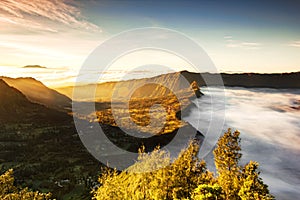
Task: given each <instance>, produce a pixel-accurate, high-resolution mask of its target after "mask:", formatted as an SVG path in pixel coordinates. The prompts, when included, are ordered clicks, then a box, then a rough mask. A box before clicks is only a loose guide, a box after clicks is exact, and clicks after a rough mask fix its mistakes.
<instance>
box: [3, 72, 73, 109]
mask: <svg viewBox="0 0 300 200" xmlns="http://www.w3.org/2000/svg"><path fill="white" fill-rule="evenodd" d="M0 79H2V80H4V81H5V82H6V83H7V84H8V85H9V86H11V87H14V88H16V89H17V90H19V91H20V92H22V93H23V94H24V95H25V96H26V97H27V98H28V100H30V101H31V102H35V103H39V104H42V105H44V106H46V107H49V108H54V109H57V110H69V109H70V107H71V99H70V98H68V97H66V96H65V95H63V94H60V93H58V92H57V91H55V90H52V89H50V88H48V87H46V86H45V85H44V84H43V83H42V82H40V81H37V80H35V79H34V78H9V77H0Z"/></svg>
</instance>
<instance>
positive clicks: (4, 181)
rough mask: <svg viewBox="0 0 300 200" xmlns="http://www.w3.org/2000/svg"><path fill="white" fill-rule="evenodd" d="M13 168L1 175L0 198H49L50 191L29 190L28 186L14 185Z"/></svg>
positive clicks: (10, 199)
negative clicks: (20, 187)
mask: <svg viewBox="0 0 300 200" xmlns="http://www.w3.org/2000/svg"><path fill="white" fill-rule="evenodd" d="M14 181H15V180H14V177H13V170H12V169H10V170H8V171H6V172H5V173H4V174H2V175H1V176H0V199H2V200H19V199H26V200H30V199H31V200H47V199H50V197H51V194H50V193H47V194H45V193H40V192H32V191H29V190H28V188H24V189H19V188H17V187H15V186H14Z"/></svg>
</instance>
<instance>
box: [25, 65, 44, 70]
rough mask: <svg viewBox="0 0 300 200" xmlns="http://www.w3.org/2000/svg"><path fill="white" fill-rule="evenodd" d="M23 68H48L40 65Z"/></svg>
mask: <svg viewBox="0 0 300 200" xmlns="http://www.w3.org/2000/svg"><path fill="white" fill-rule="evenodd" d="M23 68H41V69H46V68H47V67H44V66H40V65H26V66H24V67H23Z"/></svg>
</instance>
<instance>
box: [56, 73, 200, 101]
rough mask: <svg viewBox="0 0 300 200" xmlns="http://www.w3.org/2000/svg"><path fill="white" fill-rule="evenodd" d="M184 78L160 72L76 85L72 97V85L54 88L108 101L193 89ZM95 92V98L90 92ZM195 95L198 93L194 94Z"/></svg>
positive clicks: (149, 96) (86, 97) (81, 97)
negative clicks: (155, 74) (120, 79)
mask: <svg viewBox="0 0 300 200" xmlns="http://www.w3.org/2000/svg"><path fill="white" fill-rule="evenodd" d="M192 82H193V81H189V80H186V78H185V77H184V76H183V75H182V74H181V72H176V73H169V74H162V75H159V76H155V77H151V78H142V79H133V80H128V81H119V82H116V81H112V82H105V83H99V84H89V85H81V86H76V97H75V96H74V97H73V89H74V87H71V86H70V87H62V88H57V89H56V90H57V91H58V92H60V93H62V94H65V95H67V96H68V97H70V98H73V99H74V100H86V101H94V100H96V101H109V100H111V99H112V97H113V99H124V98H125V97H130V98H160V97H165V96H168V95H172V94H176V95H180V94H181V93H183V92H186V91H192V90H194V92H195V93H196V91H195V88H196V87H195V85H197V84H196V83H193V86H191V84H192ZM95 88H96V92H94V91H95ZM94 93H95V99H91V97H90V96H91V95H90V94H94ZM196 95H197V96H199V95H200V93H197V94H196Z"/></svg>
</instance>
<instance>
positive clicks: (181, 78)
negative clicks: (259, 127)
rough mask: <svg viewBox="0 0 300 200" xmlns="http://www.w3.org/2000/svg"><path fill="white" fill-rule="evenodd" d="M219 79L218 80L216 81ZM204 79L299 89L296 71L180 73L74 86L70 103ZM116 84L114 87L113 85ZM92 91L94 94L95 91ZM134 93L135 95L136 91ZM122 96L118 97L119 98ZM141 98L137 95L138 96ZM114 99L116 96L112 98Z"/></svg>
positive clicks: (69, 91)
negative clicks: (119, 91) (123, 89)
mask: <svg viewBox="0 0 300 200" xmlns="http://www.w3.org/2000/svg"><path fill="white" fill-rule="evenodd" d="M220 78H222V79H220ZM204 80H210V86H222V85H220V82H221V81H220V80H223V83H224V86H227V87H245V88H276V89H282V88H296V89H298V88H300V82H299V80H300V72H293V73H283V74H280V73H275V74H257V73H239V74H228V73H221V74H212V73H201V74H200V73H195V72H189V71H180V72H174V73H167V74H161V75H158V76H154V77H149V78H142V79H131V80H126V81H119V82H118V81H109V82H104V83H98V84H87V85H79V86H76V87H77V91H76V92H77V95H76V96H80V97H81V99H80V98H79V99H76V98H74V99H73V100H91V99H89V96H90V95H89V94H94V93H95V99H100V100H101V99H102V100H103V99H105V100H110V99H111V98H110V97H111V96H112V94H113V91H115V93H116V91H117V92H118V90H121V89H122V88H125V89H128V88H136V87H137V85H143V84H145V85H146V84H149V83H151V82H157V83H159V84H161V85H162V86H165V87H167V88H169V89H170V90H171V91H172V92H175V93H176V92H178V91H179V90H181V89H185V88H188V87H190V84H192V83H193V82H196V83H197V85H198V86H200V87H202V86H207V84H206V83H205V81H204ZM116 85H117V88H115V86H116ZM96 87H97V89H96V92H95V88H96ZM73 89H74V86H67V87H60V88H56V90H57V91H58V92H60V93H62V94H65V95H66V96H68V97H69V98H73ZM136 89H137V92H136V93H139V90H138V88H136ZM140 90H141V91H143V92H146V93H147V95H144V96H152V97H155V96H156V95H155V94H159V95H164V94H167V93H166V91H165V92H163V91H162V89H157V88H155V87H146V86H144V88H141V89H140ZM119 96H122V95H119ZM138 96H140V97H141V95H138ZM115 97H118V95H115Z"/></svg>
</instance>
